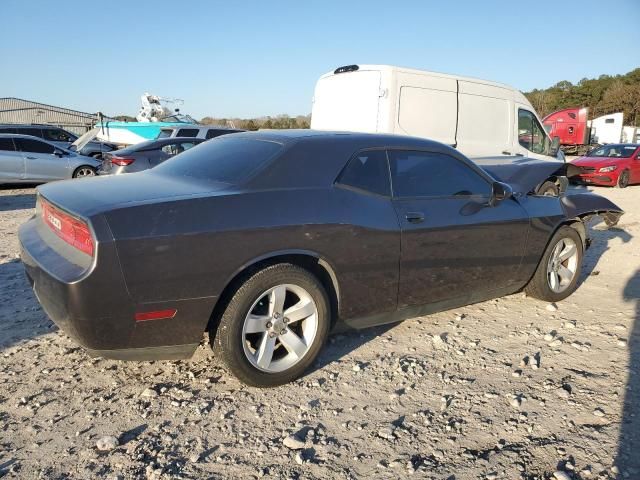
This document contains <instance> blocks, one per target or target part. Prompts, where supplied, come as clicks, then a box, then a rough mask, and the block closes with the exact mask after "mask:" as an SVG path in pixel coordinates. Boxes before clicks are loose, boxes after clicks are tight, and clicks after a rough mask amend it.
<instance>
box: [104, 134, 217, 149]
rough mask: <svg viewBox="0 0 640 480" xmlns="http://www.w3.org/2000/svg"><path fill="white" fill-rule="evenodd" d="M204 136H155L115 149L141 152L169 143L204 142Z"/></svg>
mask: <svg viewBox="0 0 640 480" xmlns="http://www.w3.org/2000/svg"><path fill="white" fill-rule="evenodd" d="M205 141H206V139H204V138H196V137H173V138H171V137H170V138H156V139H153V140H146V141H144V142H140V143H134V144H133V145H129V146H127V147H124V148H120V149H118V150H117V151H119V152H121V151H123V150H127V151H129V152H142V151H146V150H154V149H156V148H159V147H162V146H164V145H168V144H170V143H176V142H194V143H202V142H205Z"/></svg>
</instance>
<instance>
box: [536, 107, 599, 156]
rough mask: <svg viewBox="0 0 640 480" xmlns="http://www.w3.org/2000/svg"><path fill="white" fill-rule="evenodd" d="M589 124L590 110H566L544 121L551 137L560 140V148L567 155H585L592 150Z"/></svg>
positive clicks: (545, 118)
mask: <svg viewBox="0 0 640 480" xmlns="http://www.w3.org/2000/svg"><path fill="white" fill-rule="evenodd" d="M588 122H589V109H588V108H565V109H564V110H558V111H557V112H553V113H550V114H549V115H547V116H546V117H544V118H543V119H542V123H543V125H544V126H545V129H546V130H547V132H548V133H549V136H550V137H551V138H554V137H559V138H560V146H561V148H562V150H563V151H564V153H565V154H567V155H583V154H585V153H586V152H587V151H588V150H589V149H590V148H591V145H590V140H591V127H590V126H589V123H588Z"/></svg>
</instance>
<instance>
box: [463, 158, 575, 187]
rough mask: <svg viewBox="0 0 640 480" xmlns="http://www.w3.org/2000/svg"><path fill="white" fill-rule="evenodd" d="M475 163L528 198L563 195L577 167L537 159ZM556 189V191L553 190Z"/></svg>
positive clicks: (480, 161) (476, 161)
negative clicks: (572, 170) (572, 169)
mask: <svg viewBox="0 0 640 480" xmlns="http://www.w3.org/2000/svg"><path fill="white" fill-rule="evenodd" d="M473 161H474V162H475V163H476V164H477V165H478V166H480V167H481V168H482V169H483V170H485V171H486V172H487V173H489V175H491V176H492V177H493V178H495V179H496V180H498V181H500V182H504V183H507V184H509V185H511V188H513V191H514V192H517V193H520V194H523V195H527V194H534V195H549V194H553V195H562V194H563V193H564V192H565V191H566V189H567V187H568V185H569V181H568V180H567V176H569V175H570V174H571V172H569V171H568V170H570V169H571V168H572V167H573V165H571V164H570V163H564V162H557V161H553V160H537V159H535V158H528V157H519V156H515V157H514V156H510V157H482V158H474V159H473ZM551 186H555V187H554V188H549V187H551Z"/></svg>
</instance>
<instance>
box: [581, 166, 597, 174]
mask: <svg viewBox="0 0 640 480" xmlns="http://www.w3.org/2000/svg"><path fill="white" fill-rule="evenodd" d="M595 171H596V168H595V167H580V173H593V172H595Z"/></svg>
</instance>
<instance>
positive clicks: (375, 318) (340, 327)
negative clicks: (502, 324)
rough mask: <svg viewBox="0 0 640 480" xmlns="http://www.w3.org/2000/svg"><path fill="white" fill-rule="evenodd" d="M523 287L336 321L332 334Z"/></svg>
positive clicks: (494, 296)
mask: <svg viewBox="0 0 640 480" xmlns="http://www.w3.org/2000/svg"><path fill="white" fill-rule="evenodd" d="M523 287H524V285H517V286H513V285H510V286H509V287H507V288H502V289H499V290H494V291H493V292H490V293H488V294H486V295H477V294H475V295H474V294H471V295H464V296H460V297H456V298H452V299H447V300H443V301H441V302H435V303H429V304H426V305H411V306H408V307H404V308H400V309H398V310H395V311H391V312H384V313H377V314H374V315H369V316H366V317H358V318H353V319H338V321H337V322H336V325H335V327H334V328H333V333H338V332H341V331H348V330H360V329H364V328H369V327H376V326H380V325H386V324H389V323H397V322H401V321H403V320H408V319H412V318H418V317H422V316H425V315H431V314H433V313H439V312H443V311H446V310H451V309H453V308H460V307H464V306H467V305H472V304H474V303H480V302H485V301H487V300H492V299H494V298H498V297H504V296H505V295H511V294H513V293H516V292H518V291H520V290H522V288H523Z"/></svg>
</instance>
